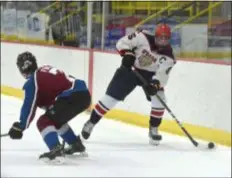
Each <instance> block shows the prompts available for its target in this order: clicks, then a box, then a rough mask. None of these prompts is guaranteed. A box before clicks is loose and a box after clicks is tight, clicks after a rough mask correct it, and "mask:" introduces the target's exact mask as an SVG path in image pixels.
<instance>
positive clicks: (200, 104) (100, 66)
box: [1, 42, 231, 146]
mask: <svg viewBox="0 0 232 178" xmlns="http://www.w3.org/2000/svg"><path fill="white" fill-rule="evenodd" d="M1 50H2V51H1V54H2V60H1V71H2V75H1V81H2V84H1V85H2V86H1V93H3V94H6V95H11V96H16V97H19V98H23V93H22V91H21V90H20V88H22V85H23V82H24V79H23V78H22V76H21V75H20V74H19V72H18V70H17V67H16V65H15V63H16V57H17V55H18V54H19V53H20V52H23V51H25V50H29V51H31V52H33V53H34V54H35V56H36V57H37V60H38V64H39V65H42V64H51V65H53V66H55V67H57V68H61V69H63V70H64V71H66V72H68V73H70V74H72V75H74V76H75V77H77V78H81V79H84V80H85V81H87V82H88V86H89V88H90V90H91V92H92V96H93V98H92V103H93V105H94V104H95V103H96V102H97V101H98V100H99V99H100V98H101V97H102V96H103V95H104V93H105V90H106V87H107V85H108V83H109V81H110V80H111V78H112V76H113V74H114V71H115V70H116V68H117V67H118V66H119V65H120V62H121V61H120V59H121V58H120V56H119V55H117V54H114V53H107V52H103V51H91V50H88V49H74V48H62V47H53V46H49V47H48V46H37V45H29V44H17V43H8V42H1ZM230 67H231V66H230V65H226V64H211V63H199V62H189V61H188V62H187V61H183V60H178V63H177V64H176V66H175V67H174V68H173V71H172V72H171V76H170V79H169V82H168V85H167V88H166V94H167V99H168V100H167V101H168V103H167V104H168V105H169V106H170V108H171V109H172V111H173V112H174V114H175V115H176V116H177V117H178V119H179V120H181V121H183V122H184V123H185V124H184V125H185V126H186V128H187V129H188V130H189V131H190V132H191V134H192V135H193V136H195V137H197V138H201V139H204V140H210V141H215V142H218V143H221V144H223V145H227V146H231V74H230V72H231V71H230ZM149 113H150V103H149V102H148V101H146V98H145V96H144V94H143V91H142V90H141V89H140V88H136V89H135V91H133V92H132V93H131V94H130V95H129V96H128V97H127V99H126V100H125V102H123V103H119V104H118V105H117V106H116V107H115V109H113V110H112V111H111V112H109V113H108V114H107V116H108V117H109V118H112V119H114V120H120V121H123V122H126V123H130V124H134V125H138V126H142V127H147V126H148V119H149ZM161 130H163V131H166V132H170V133H174V134H178V135H183V133H182V131H181V129H180V128H179V127H178V126H177V124H176V123H175V122H174V121H173V120H172V118H171V116H170V115H169V114H168V113H165V119H164V121H163V123H162V126H161Z"/></svg>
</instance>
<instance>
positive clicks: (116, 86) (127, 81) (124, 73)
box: [81, 67, 138, 139]
mask: <svg viewBox="0 0 232 178" xmlns="http://www.w3.org/2000/svg"><path fill="white" fill-rule="evenodd" d="M137 84H138V80H137V78H136V76H135V75H134V73H133V72H132V71H130V70H128V69H127V68H124V67H120V68H118V69H117V70H116V72H115V74H114V76H113V78H112V80H111V82H110V83H109V85H108V88H107V90H106V94H105V96H103V97H102V99H100V100H99V101H98V103H97V104H96V105H95V107H94V109H93V110H92V112H91V116H90V119H89V120H88V121H87V122H86V123H85V124H84V127H83V129H82V132H81V135H82V137H83V138H84V139H88V138H89V136H90V134H91V132H92V130H93V128H94V126H95V125H96V124H97V123H98V122H99V121H100V120H101V118H102V117H103V116H104V115H105V114H106V113H107V112H108V111H110V110H111V109H112V108H113V107H114V106H115V105H116V104H117V103H118V102H119V101H123V100H124V99H125V98H126V96H127V95H128V94H130V93H131V91H133V90H134V88H135V87H136V86H137Z"/></svg>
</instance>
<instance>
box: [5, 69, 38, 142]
mask: <svg viewBox="0 0 232 178" xmlns="http://www.w3.org/2000/svg"><path fill="white" fill-rule="evenodd" d="M23 90H24V95H25V97H24V101H23V105H22V107H21V112H20V119H19V122H15V123H14V124H13V125H12V127H11V129H10V131H9V136H10V137H11V138H12V139H21V138H22V132H23V131H24V130H25V129H27V128H28V127H29V125H30V123H31V121H32V120H33V119H34V116H35V112H36V108H37V105H36V100H37V90H38V88H37V83H36V73H35V74H34V75H33V76H31V77H30V78H29V79H28V81H27V82H26V83H25V85H24V87H23Z"/></svg>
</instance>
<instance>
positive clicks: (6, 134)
mask: <svg viewBox="0 0 232 178" xmlns="http://www.w3.org/2000/svg"><path fill="white" fill-rule="evenodd" d="M6 136H9V134H8V133H5V134H1V137H6Z"/></svg>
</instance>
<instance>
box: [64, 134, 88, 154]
mask: <svg viewBox="0 0 232 178" xmlns="http://www.w3.org/2000/svg"><path fill="white" fill-rule="evenodd" d="M85 150H86V149H85V146H84V145H83V144H82V142H81V139H80V137H79V136H78V137H77V140H76V142H75V143H73V144H71V145H69V146H68V147H67V148H64V154H66V155H73V154H74V153H80V155H81V156H88V155H87V153H86V152H85Z"/></svg>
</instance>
